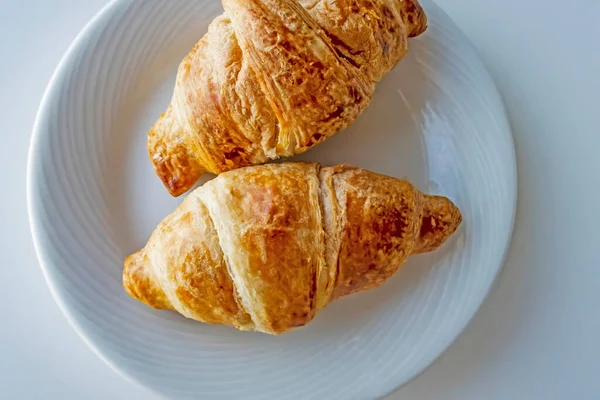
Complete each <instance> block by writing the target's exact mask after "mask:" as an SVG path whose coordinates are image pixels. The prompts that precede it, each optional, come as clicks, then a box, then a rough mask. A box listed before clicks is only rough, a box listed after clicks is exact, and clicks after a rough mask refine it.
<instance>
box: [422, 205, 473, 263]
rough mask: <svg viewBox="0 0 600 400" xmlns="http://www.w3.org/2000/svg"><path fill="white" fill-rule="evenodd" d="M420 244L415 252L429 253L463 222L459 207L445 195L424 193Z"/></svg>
mask: <svg viewBox="0 0 600 400" xmlns="http://www.w3.org/2000/svg"><path fill="white" fill-rule="evenodd" d="M423 201H424V204H423V216H422V218H421V230H420V235H419V245H418V246H417V247H416V248H415V250H414V251H413V253H415V254H416V253H427V252H429V251H433V250H435V249H437V248H438V247H440V246H441V245H442V244H443V243H444V242H445V241H446V240H447V239H448V238H449V237H450V236H451V235H452V234H453V233H454V232H455V231H456V229H457V228H458V226H459V225H460V223H461V222H462V214H461V213H460V211H459V210H458V208H457V207H456V206H455V205H454V203H452V202H451V201H450V200H448V199H447V198H445V197H440V196H430V195H424V198H423Z"/></svg>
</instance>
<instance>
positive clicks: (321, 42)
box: [148, 0, 427, 196]
mask: <svg viewBox="0 0 600 400" xmlns="http://www.w3.org/2000/svg"><path fill="white" fill-rule="evenodd" d="M223 7H224V8H225V13H224V14H223V15H221V16H219V17H217V18H216V19H215V20H214V21H213V22H212V23H211V25H210V27H209V29H208V33H207V34H206V35H205V36H204V37H203V38H202V39H201V40H200V42H198V44H196V46H195V47H194V49H193V50H192V51H191V52H190V53H189V54H188V55H187V56H186V57H185V59H184V60H183V62H182V63H181V65H180V66H179V71H178V74H177V81H176V84H175V90H174V93H173V98H172V100H171V104H170V105H169V107H168V109H167V111H166V112H165V113H164V114H163V115H162V116H161V117H160V118H159V119H158V121H157V122H156V123H155V125H154V126H153V127H152V129H151V130H150V132H149V134H148V153H149V156H150V159H151V160H152V163H153V164H154V168H155V171H156V173H157V174H158V176H159V177H160V178H161V180H162V181H163V183H164V184H165V186H166V187H167V188H168V190H169V192H170V193H171V194H172V195H175V196H177V195H180V194H182V193H184V192H185V191H186V190H188V189H189V188H191V187H192V186H193V185H194V183H195V182H196V181H197V180H198V178H199V177H200V175H201V174H202V173H203V172H204V171H209V172H213V173H221V172H224V171H228V170H231V169H235V168H239V167H243V166H248V165H256V164H262V163H265V162H267V161H269V160H275V159H277V158H280V157H287V156H292V155H295V154H299V153H302V152H304V151H306V150H307V149H309V148H311V147H312V146H314V145H315V144H317V143H319V142H321V141H323V140H325V139H326V138H327V137H328V136H331V135H333V134H335V133H336V132H338V131H339V130H341V129H342V128H344V127H346V126H348V125H349V124H351V123H352V122H353V121H354V120H355V119H356V118H357V116H358V115H359V114H360V112H361V111H362V110H363V109H364V108H365V107H366V106H367V105H368V103H369V101H370V99H371V97H372V95H373V92H374V90H375V83H376V82H378V81H379V80H380V79H381V78H382V77H383V76H384V75H385V74H386V73H387V72H389V71H390V70H391V69H392V68H393V67H394V66H395V65H396V63H397V62H398V61H399V60H400V59H401V58H402V56H403V55H404V54H405V52H406V50H407V38H408V37H410V36H416V35H419V34H420V33H421V32H423V31H424V30H425V28H426V26H427V19H426V16H425V13H424V12H423V9H422V8H421V6H420V5H419V3H418V1H417V0H335V1H331V0H223Z"/></svg>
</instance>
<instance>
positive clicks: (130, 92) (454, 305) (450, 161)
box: [28, 0, 516, 399]
mask: <svg viewBox="0 0 600 400" xmlns="http://www.w3.org/2000/svg"><path fill="white" fill-rule="evenodd" d="M424 5H425V7H426V10H427V12H428V15H429V29H428V30H427V32H426V34H424V35H423V36H421V37H419V38H417V39H413V40H411V41H410V45H409V46H410V49H409V53H408V55H407V56H406V57H405V59H404V60H403V61H402V62H401V63H400V64H399V65H398V67H397V68H396V69H395V70H394V71H393V72H392V73H391V74H390V75H389V76H388V77H386V78H385V79H384V81H383V82H381V83H380V85H379V87H378V90H377V93H376V95H375V98H374V100H373V103H372V105H371V106H370V107H369V108H368V109H367V111H366V112H365V113H364V115H363V116H361V117H360V119H359V120H358V121H357V122H356V123H355V124H354V125H353V126H352V127H351V128H350V129H348V130H347V131H345V132H343V133H340V134H338V135H337V136H335V137H334V138H332V139H330V140H328V141H327V142H326V143H324V144H322V145H320V146H318V147H317V148H315V149H314V150H312V151H310V152H308V153H306V154H305V155H304V156H303V157H302V158H303V159H306V160H316V161H320V162H323V163H326V164H336V163H342V162H345V163H351V164H355V165H357V166H360V167H364V168H368V169H371V170H373V171H377V172H381V173H385V174H389V175H394V176H398V177H402V176H407V177H408V178H410V179H411V180H412V181H413V182H415V183H416V184H417V185H418V186H419V187H420V188H421V189H423V190H427V191H430V192H434V193H440V194H443V195H446V196H448V197H450V198H451V199H452V200H454V201H455V202H456V203H457V205H458V206H459V207H460V209H461V210H462V212H463V215H464V223H463V225H462V227H461V229H460V230H459V231H458V232H457V234H456V235H455V236H454V238H453V239H452V240H451V241H450V242H449V243H448V244H447V245H445V246H444V247H443V248H442V249H440V250H439V251H437V252H435V253H433V254H428V255H424V256H418V257H413V258H412V259H411V260H410V261H409V262H408V263H407V264H406V266H405V267H404V268H403V269H402V270H401V272H400V273H398V275H397V276H396V277H394V278H393V279H392V280H391V281H389V282H388V283H386V284H385V285H384V286H382V287H381V288H379V289H376V290H372V291H370V292H366V293H361V294H358V295H354V296H350V297H349V298H344V299H342V300H340V301H338V302H336V303H334V304H332V305H330V306H329V307H327V309H325V310H324V311H323V312H322V313H321V314H319V316H318V317H317V318H316V320H315V321H314V322H313V323H311V324H310V325H308V326H307V327H305V328H303V329H301V330H298V331H296V332H293V333H291V334H287V335H283V336H279V337H272V336H267V335H263V334H254V333H241V332H237V331H235V330H234V329H232V328H228V327H223V326H210V325H205V324H201V323H197V322H193V321H190V320H186V319H184V318H183V317H180V316H178V315H177V314H175V313H172V312H165V311H162V312H161V311H154V310H152V309H151V308H149V307H146V306H144V305H142V304H141V303H138V302H137V301H134V300H133V299H131V298H130V297H129V296H128V295H127V294H126V293H125V292H124V290H123V288H122V286H121V271H122V263H123V259H124V258H125V257H126V256H127V255H129V254H130V253H132V252H133V251H135V250H137V249H138V248H140V247H141V246H143V245H144V243H145V241H146V239H147V238H148V235H149V234H150V232H151V231H152V229H153V228H154V226H155V225H156V223H158V222H159V221H160V220H161V219H162V218H163V217H164V216H165V215H167V214H168V213H169V212H171V211H172V210H173V209H174V208H175V206H176V205H177V203H178V202H180V201H181V199H174V198H171V197H170V196H169V195H168V193H167V192H166V190H165V189H164V188H163V186H162V184H161V183H160V182H159V180H158V178H157V177H155V176H154V173H153V171H152V167H151V165H150V162H149V161H148V159H147V155H146V146H145V136H146V132H147V130H148V129H149V127H150V126H151V124H152V123H153V122H154V120H155V119H156V118H157V117H158V115H159V114H160V112H161V111H162V110H163V109H164V108H165V107H166V105H167V104H168V103H169V100H170V95H171V90H172V87H173V82H174V77H175V71H176V67H177V65H178V63H179V62H180V60H181V59H182V58H183V56H185V55H186V54H187V52H188V51H189V49H190V48H191V47H192V46H193V45H194V43H195V42H196V41H197V40H198V39H199V38H200V37H201V36H202V35H203V34H204V32H205V31H206V27H207V24H208V23H209V22H210V20H211V19H212V18H213V17H214V16H215V15H217V14H218V13H220V12H221V7H220V5H219V4H218V2H216V1H210V0H205V1H192V0H188V1H183V0H180V1H169V0H162V1H160V0H152V1H132V0H129V1H126V0H123V1H115V2H113V3H111V4H110V5H109V6H108V7H107V8H105V9H104V10H103V11H102V12H101V13H100V14H99V15H98V16H97V17H96V18H94V20H93V21H92V22H91V23H90V24H89V25H88V26H87V27H86V28H85V29H84V31H83V32H82V33H81V34H80V35H79V36H78V38H77V39H76V41H75V43H74V44H73V45H72V46H71V48H70V49H69V51H68V53H67V55H66V56H65V57H64V59H63V61H62V62H61V64H60V66H59V67H58V70H57V72H56V73H55V75H54V77H53V78H52V81H51V83H50V86H49V88H48V90H47V92H46V95H45V97H44V100H43V102H42V105H41V108H40V112H39V115H38V118H37V122H36V125H35V132H34V136H33V142H32V146H31V151H30V157H29V175H28V201H29V211H30V217H31V226H32V231H33V237H34V241H35V245H36V250H37V252H38V256H39V259H40V262H41V265H42V268H43V271H44V274H45V276H46V279H47V281H48V284H49V285H50V288H51V290H52V293H53V295H54V296H55V298H56V300H57V302H58V303H59V304H60V306H61V308H62V310H63V311H64V313H65V314H66V315H67V318H68V319H69V321H70V322H71V323H72V324H73V326H74V327H75V329H77V331H78V332H79V333H80V334H81V336H82V337H83V338H84V339H85V340H86V342H87V343H88V344H89V345H90V346H92V348H93V349H94V350H95V351H96V352H97V353H98V354H99V355H100V356H101V357H102V358H103V359H104V360H106V361H107V362H108V363H109V364H111V365H112V366H113V367H115V368H116V369H117V370H119V371H120V372H122V373H123V374H124V375H126V376H128V377H130V378H132V379H134V380H136V381H138V382H140V383H142V384H144V385H146V386H148V387H150V388H152V389H155V390H156V391H158V392H160V393H163V394H166V395H168V396H172V397H182V398H187V397H203V398H231V397H238V398H245V399H259V398H277V399H284V398H303V399H306V398H328V399H333V398H361V399H362V398H374V397H379V396H382V395H385V394H386V393H389V392H391V391H393V390H394V389H395V388H397V387H398V386H400V385H402V384H404V383H406V382H407V381H408V380H409V379H411V378H412V377H414V376H415V375H416V374H418V373H419V372H421V371H422V370H423V369H424V368H425V367H427V366H428V365H429V364H430V363H431V362H432V361H433V360H434V359H435V358H436V357H438V356H439V355H440V354H441V352H442V351H443V350H444V349H445V348H446V347H447V346H448V345H449V344H450V343H451V342H452V341H453V340H454V339H455V338H456V336H457V335H458V334H459V333H460V332H461V330H462V329H463V328H464V327H465V325H466V324H467V323H468V322H469V320H470V319H471V318H472V316H473V314H474V313H475V311H476V310H477V309H478V307H479V306H480V304H481V302H482V301H483V299H484V298H485V296H486V294H487V293H488V291H489V290H490V288H491V286H492V283H493V281H494V278H495V277H496V275H497V274H498V271H499V270H500V267H501V264H502V260H503V255H504V253H505V251H506V249H507V245H508V243H509V239H510V235H511V230H512V222H513V216H514V211H515V200H516V175H515V171H516V169H515V158H514V148H513V143H512V137H511V133H510V129H509V125H508V123H507V119H506V116H505V113H504V109H503V105H502V102H501V99H500V97H499V95H498V93H497V91H496V88H495V87H494V85H493V83H492V81H491V79H490V77H489V75H488V73H487V72H486V70H485V68H484V67H483V65H482V63H481V62H480V60H479V59H478V57H477V55H476V54H475V52H474V50H473V49H472V47H471V46H470V45H469V43H468V41H467V40H466V39H465V37H464V36H463V35H462V34H461V33H460V31H459V30H458V29H457V28H456V26H455V25H454V24H453V23H452V22H451V21H450V20H449V19H448V17H447V16H446V15H445V14H444V13H443V12H442V11H441V10H440V9H439V8H438V7H436V6H435V5H433V4H431V3H426V4H424Z"/></svg>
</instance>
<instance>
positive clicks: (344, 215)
mask: <svg viewBox="0 0 600 400" xmlns="http://www.w3.org/2000/svg"><path fill="white" fill-rule="evenodd" d="M460 222H461V214H460V211H459V210H458V209H457V208H456V206H455V205H454V204H453V203H452V202H451V201H450V200H448V199H446V198H445V197H438V196H429V195H426V194H423V193H421V192H420V191H419V190H417V189H416V188H415V187H414V186H412V185H411V184H410V183H409V182H407V181H405V180H399V179H395V178H391V177H387V176H384V175H379V174H375V173H373V172H369V171H366V170H363V169H358V168H355V167H350V166H345V165H339V166H335V167H328V168H322V167H321V166H320V165H319V164H315V163H283V164H267V165H263V166H254V167H246V168H241V169H237V170H233V171H229V172H226V173H223V174H221V175H219V176H218V177H217V178H215V179H214V180H212V181H210V182H208V183H206V184H204V185H203V186H202V187H200V188H198V189H196V190H195V191H193V192H192V193H191V194H190V195H189V196H188V197H187V198H186V199H185V200H184V201H183V203H182V204H181V205H180V206H179V208H178V209H177V210H176V211H175V212H173V213H172V214H171V215H169V216H168V217H167V218H166V219H165V220H164V221H162V222H161V223H160V224H159V225H158V227H157V228H156V230H155V231H154V233H153V234H152V236H151V237H150V240H149V241H148V244H147V245H146V247H145V248H144V249H142V250H140V251H138V252H137V253H135V254H133V255H131V256H129V257H128V258H127V259H126V260H125V268H124V271H123V285H124V287H125V289H126V291H127V292H128V293H129V294H130V295H131V296H132V297H134V298H136V299H138V300H140V301H141V302H144V303H146V304H148V305H150V306H152V307H155V308H158V309H171V310H176V311H178V312H179V313H181V314H183V315H184V316H185V317H188V318H192V319H195V320H198V321H203V322H207V323H216V324H225V325H230V326H234V327H236V328H238V329H240V330H250V331H252V330H254V331H260V332H265V333H270V334H279V333H283V332H286V331H289V330H291V329H293V328H296V327H299V326H302V325H305V324H307V323H308V322H310V321H311V320H312V319H313V318H314V317H315V315H316V314H317V313H318V312H319V310H321V309H322V308H323V307H325V306H326V305H327V304H328V303H330V302H332V301H334V300H335V299H338V298H339V297H342V296H346V295H349V294H351V293H356V292H359V291H362V290H366V289H371V288H375V287H377V286H379V285H381V284H382V283H383V282H385V281H386V280H387V279H388V278H390V277H391V276H392V275H394V273H396V271H398V269H399V268H400V266H401V265H402V264H403V263H404V261H405V260H406V258H407V257H408V256H409V255H411V254H418V253H423V252H428V251H432V250H435V249H436V248H437V247H439V246H440V245H441V244H442V243H443V242H444V241H445V240H446V239H447V238H448V237H449V236H450V235H451V234H452V233H453V232H454V231H455V230H456V228H457V227H458V225H459V224H460Z"/></svg>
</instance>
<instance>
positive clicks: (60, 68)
mask: <svg viewBox="0 0 600 400" xmlns="http://www.w3.org/2000/svg"><path fill="white" fill-rule="evenodd" d="M420 1H421V2H423V3H430V5H431V6H432V7H435V8H437V9H438V12H441V13H442V14H443V15H444V16H445V17H446V18H448V20H449V21H451V23H452V24H453V25H454V28H456V30H457V33H458V34H459V35H460V37H461V39H462V40H463V41H464V44H465V45H466V46H467V47H469V48H470V50H471V51H472V53H473V56H474V59H475V60H476V62H478V63H479V64H480V66H481V68H482V70H483V71H485V78H484V79H487V80H488V81H489V82H490V84H491V85H490V88H491V89H492V90H491V92H490V93H491V94H492V95H493V96H495V97H496V98H497V99H498V105H499V107H498V110H497V111H498V114H499V115H502V116H503V119H504V121H506V125H507V131H508V138H507V139H508V140H509V150H510V154H507V156H509V157H510V165H509V166H507V170H506V173H507V176H508V177H509V178H510V181H511V182H512V186H513V188H512V189H513V193H514V196H513V199H512V202H511V203H510V204H509V206H510V207H511V208H512V214H511V215H510V229H509V235H508V237H507V239H506V243H505V246H504V251H503V254H502V257H501V258H500V259H499V261H498V266H497V268H496V271H495V274H494V277H493V279H492V280H491V281H490V283H489V285H488V287H487V288H486V290H485V294H484V296H483V297H482V298H481V299H478V300H477V301H476V302H475V304H476V306H475V307H474V311H473V312H472V314H471V315H470V316H469V317H468V318H467V319H465V321H464V323H463V324H460V325H459V326H460V329H459V330H458V333H457V334H456V335H455V336H454V337H452V338H451V339H450V340H448V341H447V342H446V343H444V344H443V346H441V348H442V349H441V351H440V352H439V354H438V355H437V356H436V357H435V358H433V359H432V360H431V361H430V362H429V363H428V364H427V365H426V366H424V367H423V368H422V369H421V370H418V371H415V372H414V374H411V375H410V377H409V378H408V379H407V380H406V381H405V382H404V383H401V384H398V385H396V386H395V387H394V388H393V389H392V390H390V391H385V392H384V393H381V394H380V396H379V397H380V398H384V397H387V396H389V395H391V394H393V393H394V392H396V391H398V390H400V389H401V388H402V387H404V386H405V385H407V384H408V383H410V382H411V381H413V380H414V379H415V378H417V377H419V376H420V375H422V374H423V373H425V372H426V371H427V370H429V368H431V367H433V366H434V365H435V364H437V362H438V361H439V359H440V358H441V356H442V355H443V354H444V353H446V352H447V351H448V349H449V348H450V346H452V344H453V343H454V342H456V340H458V338H459V337H460V336H461V335H463V334H464V331H465V330H466V329H467V328H468V326H469V325H470V324H471V323H472V321H473V319H474V317H475V315H476V314H477V313H479V311H480V309H481V308H482V306H483V304H484V303H485V302H486V301H487V299H488V298H489V297H490V295H491V293H493V292H494V290H495V288H496V286H497V283H498V278H499V276H500V274H501V273H502V271H503V270H504V266H505V264H506V259H507V256H508V253H509V250H510V248H511V246H512V241H513V233H514V225H515V219H516V212H517V205H518V174H517V169H518V166H517V161H516V150H515V141H514V136H513V129H512V123H511V120H510V118H509V115H508V113H507V111H506V106H505V103H504V99H503V97H502V95H501V94H500V91H499V90H498V86H497V85H496V82H495V80H494V79H493V78H492V76H491V74H490V71H489V69H488V68H487V66H486V64H485V63H484V62H483V60H482V59H481V56H480V54H479V52H478V51H477V49H476V48H475V46H474V45H473V44H472V42H471V40H470V39H469V38H468V37H467V36H466V35H465V34H464V32H463V31H462V29H461V28H460V27H459V26H458V25H457V24H456V23H455V22H454V20H453V19H452V18H450V16H449V15H448V14H447V13H446V12H445V11H444V10H443V8H441V7H440V6H438V4H437V3H436V2H435V0H420ZM131 3H132V0H110V1H109V2H108V3H107V4H106V5H105V6H103V7H102V8H101V9H100V10H99V11H98V12H97V13H96V14H95V15H94V16H93V17H92V18H91V19H90V20H89V21H88V22H87V23H86V24H85V26H84V27H83V28H82V29H81V30H80V31H79V33H78V34H77V35H76V36H75V38H74V39H73V40H72V42H71V43H70V45H69V46H68V48H67V50H66V51H65V53H64V54H63V56H62V57H61V59H60V61H59V63H58V65H57V67H56V68H55V70H54V72H53V74H52V76H51V78H50V81H49V83H48V85H47V87H46V89H45V90H44V94H43V96H42V99H41V102H40V105H39V107H38V110H37V112H36V116H35V119H34V124H33V129H32V134H31V139H30V143H29V150H28V155H27V170H26V202H27V214H28V219H29V228H30V231H31V236H32V241H33V247H34V251H35V254H36V257H37V260H38V263H39V266H40V269H41V271H42V275H43V276H44V280H45V281H46V284H47V285H48V288H49V290H50V294H51V295H52V297H53V299H54V301H55V302H56V304H57V305H58V307H59V309H60V310H61V312H62V314H63V315H64V317H65V318H66V320H67V321H68V323H69V324H70V325H71V327H72V328H73V329H74V330H75V332H76V333H77V334H78V336H79V337H80V338H81V339H82V340H83V342H84V343H85V344H86V345H87V346H88V347H89V348H90V349H91V350H92V351H93V353H94V354H95V355H96V356H98V357H99V358H100V359H101V360H102V361H104V362H105V363H106V364H107V365H108V366H110V367H111V368H112V369H113V370H114V371H116V372H117V373H118V374H119V375H121V376H122V377H123V378H125V379H126V380H127V381H129V382H131V383H134V384H135V385H136V386H138V387H140V388H143V389H145V390H147V391H149V392H151V393H154V394H156V395H158V396H159V397H163V396H164V394H163V393H161V392H160V391H158V390H157V389H155V388H153V387H152V386H148V385H146V384H145V383H144V382H143V381H142V380H141V379H138V378H137V377H135V376H134V375H132V374H130V373H129V372H128V371H127V370H126V369H125V368H122V367H121V366H120V365H119V364H118V363H116V362H114V361H113V360H112V359H110V358H109V357H107V356H106V355H105V354H104V352H103V351H102V350H101V349H100V348H99V347H98V346H97V345H96V343H95V342H94V341H93V340H92V339H91V338H90V337H89V336H88V335H87V334H86V333H85V331H84V329H83V328H82V327H81V326H80V323H79V321H78V319H77V318H75V317H74V315H73V313H72V312H71V310H70V306H69V305H67V304H66V302H65V300H64V299H63V297H62V295H61V293H60V290H59V289H58V288H57V287H56V283H55V282H54V278H53V277H52V276H51V271H50V270H51V269H53V268H54V266H53V264H54V262H53V261H52V260H51V259H50V257H48V256H47V254H46V252H47V250H46V248H45V246H44V245H43V244H42V239H41V237H40V235H41V228H40V227H39V218H37V214H38V208H39V207H40V205H39V204H37V203H36V202H35V201H34V199H33V191H34V185H35V184H36V183H37V182H39V177H38V174H37V173H36V169H35V167H34V162H35V159H36V158H37V154H38V153H40V151H41V149H40V140H41V138H42V135H43V134H44V129H43V126H42V125H43V121H44V120H45V119H46V118H47V115H48V114H49V112H50V108H51V105H52V102H53V98H54V97H55V92H57V91H58V90H59V89H60V86H59V85H58V83H59V80H60V78H61V77H62V76H64V74H65V73H66V72H68V70H69V68H70V67H72V66H74V65H75V60H74V57H73V56H74V54H76V53H77V52H78V51H79V50H80V49H82V48H83V47H85V44H86V42H87V40H88V37H89V36H91V35H92V34H93V33H94V32H96V31H97V30H98V29H102V28H103V27H104V26H105V25H106V23H108V22H110V20H111V19H112V18H113V15H114V13H115V12H116V11H117V10H119V9H120V8H122V7H127V6H129V5H130V4H131Z"/></svg>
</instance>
